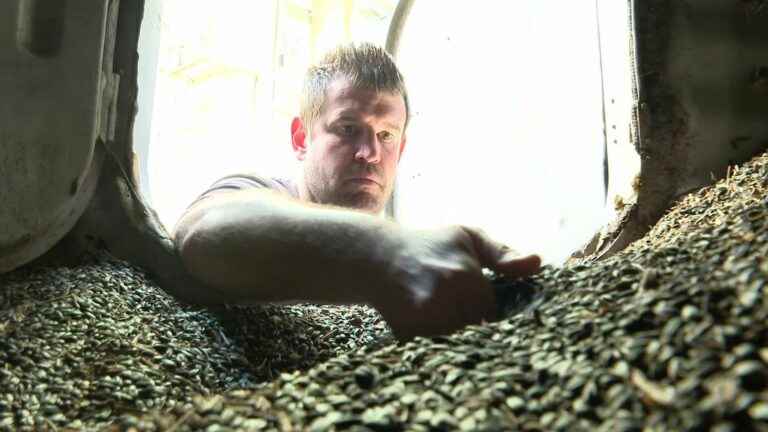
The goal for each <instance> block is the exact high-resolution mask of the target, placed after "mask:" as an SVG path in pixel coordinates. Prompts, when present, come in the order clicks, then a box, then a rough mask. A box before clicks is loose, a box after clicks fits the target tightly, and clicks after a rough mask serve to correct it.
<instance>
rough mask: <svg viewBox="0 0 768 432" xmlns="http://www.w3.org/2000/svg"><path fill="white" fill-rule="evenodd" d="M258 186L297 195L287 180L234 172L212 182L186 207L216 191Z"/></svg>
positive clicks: (295, 196)
mask: <svg viewBox="0 0 768 432" xmlns="http://www.w3.org/2000/svg"><path fill="white" fill-rule="evenodd" d="M260 188H265V189H271V190H274V191H277V192H281V193H285V194H287V195H289V196H292V197H294V198H297V197H298V193H297V192H296V188H295V186H294V185H293V183H291V182H290V181H288V180H283V179H275V178H268V177H262V176H258V175H254V174H235V175H229V176H226V177H223V178H221V179H219V180H217V181H216V182H214V183H213V184H212V185H211V186H210V187H209V188H208V189H207V190H206V191H205V192H203V193H202V194H200V196H199V197H197V199H196V200H195V201H194V202H192V204H190V205H189V207H188V208H190V207H192V206H193V205H195V204H197V203H198V202H200V201H201V200H203V199H205V198H208V197H210V196H213V195H214V194H217V193H222V192H231V191H237V190H245V189H260Z"/></svg>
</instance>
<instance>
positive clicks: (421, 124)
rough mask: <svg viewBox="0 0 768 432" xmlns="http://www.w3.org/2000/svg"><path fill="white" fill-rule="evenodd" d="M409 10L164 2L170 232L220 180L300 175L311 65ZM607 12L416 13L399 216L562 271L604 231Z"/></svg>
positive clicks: (366, 5)
mask: <svg viewBox="0 0 768 432" xmlns="http://www.w3.org/2000/svg"><path fill="white" fill-rule="evenodd" d="M396 4H397V1H396V0H304V1H300V0H260V1H254V0H217V2H216V3H215V6H214V4H213V3H211V2H206V1H200V0H197V1H193V0H164V12H163V18H162V24H161V29H162V36H161V41H160V56H159V67H158V76H157V85H156V90H155V99H154V115H153V120H152V130H151V145H150V150H149V155H148V159H149V161H148V162H149V163H148V165H149V169H148V171H149V172H148V175H147V176H146V178H147V180H148V187H149V194H148V195H149V196H150V197H151V204H152V206H153V208H154V209H155V210H156V211H157V212H158V214H159V216H160V218H161V220H162V222H163V223H164V224H165V225H166V226H167V227H168V228H169V229H171V228H172V227H173V226H174V225H175V223H176V221H177V219H178V218H179V217H180V215H181V213H182V212H183V210H184V209H185V208H186V206H187V205H189V204H190V203H191V201H192V200H194V198H195V197H196V196H197V195H198V194H200V193H201V192H202V191H203V190H205V189H206V188H207V187H208V186H209V185H210V184H211V183H212V182H213V181H215V180H216V179H218V178H220V177H223V176H225V175H227V174H231V173H235V172H258V173H261V174H265V175H275V176H282V177H291V176H293V175H294V174H295V172H296V169H297V163H296V162H295V160H294V158H293V155H292V153H291V150H290V141H289V138H290V134H289V126H290V119H291V117H292V116H293V115H294V114H295V113H296V112H297V109H298V98H299V91H300V88H301V83H302V79H303V73H304V70H305V69H306V67H307V66H308V65H309V64H311V63H312V62H313V61H314V60H316V59H317V58H319V57H320V56H321V55H322V54H323V53H324V52H325V51H326V50H328V49H330V48H332V47H333V46H335V45H336V44H337V43H344V42H350V41H358V42H359V41H370V42H375V43H379V44H381V45H383V44H384V42H385V40H386V35H387V30H388V27H389V21H390V18H391V15H392V13H393V11H394V8H395V6H396ZM598 53H599V49H598V42H597V23H596V18H595V3H594V0H577V1H571V2H564V1H562V0H541V1H536V2H533V1H531V2H500V1H495V0H484V1H480V0H477V1H474V2H471V3H470V2H464V1H462V2H458V1H446V2H435V1H423V0H416V1H415V2H414V6H413V9H412V11H411V14H410V16H409V17H408V20H407V24H406V27H405V32H404V34H403V36H402V38H401V44H400V49H399V53H398V63H399V65H400V67H401V69H402V71H403V74H404V75H405V78H406V83H407V85H408V89H409V92H410V97H411V101H412V108H413V110H414V113H413V120H412V123H411V126H410V127H409V131H408V146H407V148H406V151H405V154H404V157H403V160H402V162H401V170H400V177H399V181H398V190H397V195H396V217H397V219H398V220H399V221H400V222H401V223H402V224H404V225H407V226H413V227H424V228H428V227H436V226H441V225H445V224H453V223H460V224H468V225H474V226H479V227H482V228H484V229H485V230H486V231H488V232H489V233H491V234H492V235H493V236H494V237H496V238H498V239H499V240H501V241H504V242H506V243H508V244H509V245H510V246H512V247H514V248H516V249H518V250H520V251H522V252H538V253H540V254H542V256H543V257H544V259H545V261H546V262H551V263H559V262H561V261H562V260H563V259H565V258H566V257H567V256H568V255H570V253H571V252H573V251H574V250H576V249H577V248H578V247H579V246H581V245H582V244H583V243H584V242H586V241H587V240H588V238H589V237H590V236H591V235H592V234H593V233H594V232H595V230H596V229H597V228H598V227H599V226H601V225H603V223H604V222H605V221H606V218H605V209H604V203H603V200H604V199H603V194H604V190H603V183H602V182H603V179H602V173H603V167H602V157H603V149H602V145H603V137H602V128H603V124H602V115H601V103H602V101H601V81H600V66H599V58H598Z"/></svg>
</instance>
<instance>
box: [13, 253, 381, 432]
mask: <svg viewBox="0 0 768 432" xmlns="http://www.w3.org/2000/svg"><path fill="white" fill-rule="evenodd" d="M391 340H392V336H391V333H390V331H389V329H388V327H387V326H386V323H385V322H384V321H383V320H382V319H381V317H380V315H379V314H378V313H377V312H376V311H375V310H373V309H371V308H368V307H364V306H350V307H333V306H314V305H290V306H255V307H227V308H221V309H220V310H202V309H193V308H191V307H188V306H183V305H181V304H179V303H178V302H177V301H175V300H174V299H173V298H171V297H170V296H168V295H167V294H166V293H164V292H163V291H162V290H161V289H159V288H158V287H157V286H155V285H154V284H153V283H152V282H151V281H149V280H147V279H146V278H145V277H144V276H143V274H142V273H141V272H140V271H138V270H137V269H135V268H132V267H130V266H128V265H126V264H124V263H121V262H116V261H110V260H104V259H102V260H99V261H96V262H92V263H89V264H84V265H82V266H79V267H76V268H38V269H30V270H23V271H18V272H15V273H11V274H8V275H4V276H2V277H0V430H18V429H27V430H53V429H57V428H71V429H83V428H85V429H88V428H91V429H101V428H103V427H106V426H107V425H110V424H112V423H114V421H115V419H117V418H119V417H120V416H121V415H123V414H138V413H144V412H150V411H154V410H159V411H167V410H170V409H173V408H174V407H187V408H188V407H191V406H192V405H191V403H192V396H193V395H196V394H197V395H211V394H216V393H220V392H224V391H227V390H230V389H233V388H237V389H242V388H249V387H254V386H255V385H256V384H257V383H261V382H265V381H268V380H271V379H273V378H275V377H277V376H279V374H280V373H282V372H285V371H294V370H300V369H306V368H308V367H309V366H312V365H314V364H317V363H318V362H321V361H324V360H327V359H329V358H332V357H335V356H338V355H339V354H341V353H344V352H348V351H350V350H354V349H357V348H359V347H362V346H372V345H374V344H377V343H378V344H385V343H387V342H389V341H391Z"/></svg>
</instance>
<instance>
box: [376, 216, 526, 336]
mask: <svg viewBox="0 0 768 432" xmlns="http://www.w3.org/2000/svg"><path fill="white" fill-rule="evenodd" d="M540 266H541V259H540V258H539V257H538V256H537V255H530V256H526V257H520V256H519V255H518V254H517V253H515V252H514V251H513V250H512V249H510V248H509V247H507V246H505V245H503V244H501V243H499V242H496V241H494V240H492V239H491V238H489V237H488V236H487V235H486V234H485V233H484V232H483V231H481V230H478V229H473V228H467V227H462V226H455V227H448V228H443V229H439V230H433V231H406V232H405V235H404V240H403V242H402V244H401V247H400V248H399V249H398V252H397V253H396V256H395V257H394V259H393V262H392V267H391V268H390V271H389V273H388V280H386V281H384V283H383V285H381V286H380V287H379V288H378V289H379V290H380V291H381V292H379V293H377V294H378V295H377V298H378V301H377V302H374V306H375V307H376V308H377V309H379V311H380V312H381V313H382V315H383V316H384V319H386V320H387V322H388V323H389V324H390V326H391V327H392V330H393V331H394V333H395V336H396V337H398V338H399V339H401V340H404V339H410V338H413V337H415V336H431V335H438V334H446V333H450V332H452V331H455V330H457V329H459V328H461V327H464V326H466V325H469V324H479V323H481V322H483V321H490V320H493V319H495V318H497V317H496V311H497V306H496V299H495V298H494V292H493V289H492V287H491V284H490V282H489V281H488V280H487V279H486V278H485V276H483V273H482V268H483V267H487V268H490V269H491V270H493V271H495V272H497V273H502V274H504V275H505V276H506V277H508V278H518V277H525V276H529V275H532V274H535V273H537V272H538V271H539V268H540Z"/></svg>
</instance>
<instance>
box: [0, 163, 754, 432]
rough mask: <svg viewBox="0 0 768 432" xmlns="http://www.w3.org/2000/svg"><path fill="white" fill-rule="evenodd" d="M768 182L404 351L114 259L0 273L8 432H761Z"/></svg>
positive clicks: (558, 271) (370, 315) (356, 330)
mask: <svg viewBox="0 0 768 432" xmlns="http://www.w3.org/2000/svg"><path fill="white" fill-rule="evenodd" d="M767 185H768V157H766V156H761V157H759V158H756V159H755V160H753V161H752V162H750V163H749V164H747V165H745V166H743V167H740V168H739V169H737V170H734V171H733V174H732V176H730V177H729V178H728V179H725V180H723V181H720V182H718V183H717V184H715V185H713V186H710V187H707V188H704V189H702V190H700V191H698V192H696V193H693V194H690V195H688V196H687V197H685V198H684V199H683V200H681V202H680V203H679V204H678V205H676V206H675V207H674V208H673V209H671V210H670V212H669V213H668V214H667V215H666V216H665V217H664V218H663V219H662V220H661V221H659V223H658V224H657V225H656V226H655V227H654V228H653V230H652V231H651V232H650V233H649V234H648V235H647V236H646V237H645V238H643V239H641V240H640V241H638V242H636V243H635V244H633V245H631V246H630V247H629V248H628V249H627V250H626V251H624V252H622V253H621V254H619V255H617V256H614V257H612V258H610V259H608V260H606V261H602V262H597V263H587V264H581V265H578V266H574V267H565V268H552V267H546V268H545V269H544V271H543V272H542V273H541V274H540V275H537V276H536V277H534V278H532V279H530V280H529V281H520V282H516V283H520V284H529V285H526V286H527V288H526V286H524V287H523V288H521V289H519V290H505V291H504V292H505V293H514V295H515V296H518V295H519V296H521V297H520V298H519V299H516V298H513V299H512V300H511V301H509V302H505V301H502V302H501V303H503V304H505V305H508V306H509V305H512V307H511V308H509V309H507V310H505V313H506V315H505V316H506V318H505V319H503V320H501V321H499V322H494V323H490V324H487V325H482V326H470V327H467V328H465V329H463V330H462V331H459V332H457V333H455V334H452V335H448V336H444V337H437V338H429V339H426V338H416V339H415V340H413V341H410V342H408V343H404V344H396V343H394V341H392V339H391V335H390V334H389V332H388V330H387V327H386V325H385V323H384V322H383V321H381V319H380V317H379V315H378V314H377V313H376V312H375V311H374V310H372V309H370V308H366V307H359V306H353V307H329V306H322V307H321V306H312V305H295V306H264V307H248V308H244V307H238V308H227V309H223V310H220V311H213V310H197V309H191V308H188V307H185V306H182V305H180V304H178V303H177V302H176V301H175V300H173V299H172V298H170V297H169V296H167V295H166V294H165V293H163V291H162V290H160V289H159V288H158V287H156V286H154V285H153V284H152V283H151V282H150V281H148V280H146V279H145V278H144V276H143V275H142V274H141V272H139V271H138V270H136V269H134V268H131V267H130V266H127V265H125V264H123V263H120V262H114V261H104V260H101V261H97V262H92V263H85V264H83V265H82V266H80V267H77V268H42V269H33V270H23V271H19V272H16V273H13V274H9V275H4V276H2V277H1V279H0V429H4V430H18V429H21V430H25V429H26V430H46V429H49V430H53V429H56V428H58V429H62V428H72V429H91V430H100V429H105V428H107V429H111V430H126V429H135V430H176V431H192V430H208V431H228V430H310V431H324V430H353V431H364V430H366V431H367V430H387V431H389V430H416V431H419V430H422V431H432V430H435V431H437V430H467V431H475V430H488V431H496V430H515V429H521V430H598V431H629V430H706V429H711V430H718V431H750V430H755V431H761V430H762V431H766V430H768V294H766V288H765V284H766V280H767V279H768V261H766V256H768V202H767V201H766V197H768V193H767V192H768V189H767V187H766V186H767ZM497 282H498V281H497ZM513 283H515V282H513ZM526 290H528V291H526ZM526 293H531V296H528V294H526ZM529 300H530V301H529ZM526 305H528V306H526Z"/></svg>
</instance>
